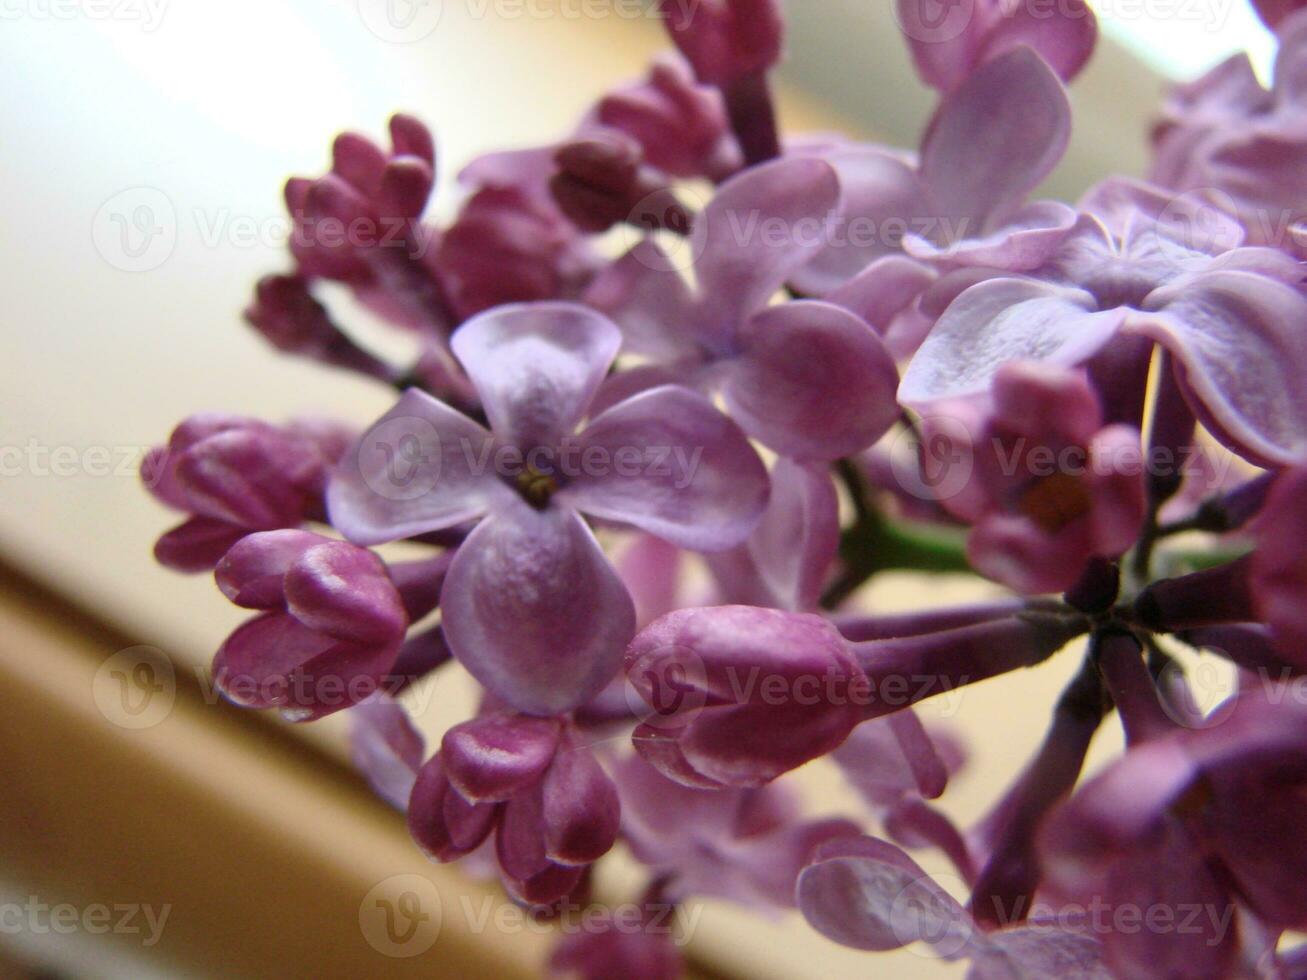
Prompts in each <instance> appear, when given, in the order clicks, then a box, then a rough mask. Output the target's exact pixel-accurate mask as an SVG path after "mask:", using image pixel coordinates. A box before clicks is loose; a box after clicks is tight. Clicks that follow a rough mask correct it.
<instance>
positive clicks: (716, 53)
mask: <svg viewBox="0 0 1307 980" xmlns="http://www.w3.org/2000/svg"><path fill="white" fill-rule="evenodd" d="M661 9H662V14H663V21H664V23H665V24H666V26H667V32H668V34H670V35H671V38H672V41H673V42H674V43H675V44H676V46H677V47H678V48H680V50H681V54H683V55H685V58H686V60H687V61H689V62H690V64H691V65H692V66H693V67H694V73H695V74H696V75H697V76H698V77H699V80H700V81H701V82H707V83H709V84H711V85H721V86H726V85H730V84H731V83H733V82H736V81H739V80H740V79H742V78H745V77H748V76H750V75H757V74H760V73H762V72H765V71H767V70H768V69H769V68H771V67H772V66H773V65H775V64H776V63H777V62H778V61H780V58H781V43H782V40H783V38H784V33H785V29H784V23H783V22H782V19H781V11H780V7H779V5H778V4H777V2H776V0H706V2H699V3H689V4H687V3H683V2H680V0H663V2H662V8H661Z"/></svg>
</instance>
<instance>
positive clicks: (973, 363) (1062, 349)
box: [899, 279, 1125, 411]
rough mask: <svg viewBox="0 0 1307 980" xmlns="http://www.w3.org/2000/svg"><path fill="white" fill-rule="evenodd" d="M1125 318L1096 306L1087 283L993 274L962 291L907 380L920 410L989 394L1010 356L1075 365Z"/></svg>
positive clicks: (903, 397)
mask: <svg viewBox="0 0 1307 980" xmlns="http://www.w3.org/2000/svg"><path fill="white" fill-rule="evenodd" d="M1124 320H1125V313H1124V311H1121V310H1107V311H1105V312H1101V313H1095V312H1093V298H1092V297H1091V296H1090V295H1089V294H1088V293H1086V292H1084V291H1083V290H1079V289H1069V288H1065V287H1060V286H1054V285H1051V284H1049V283H1042V282H1035V281H1033V280H1027V279H989V280H986V281H984V282H980V283H977V284H976V285H974V286H972V287H971V288H970V289H967V290H966V291H964V292H963V293H962V294H961V295H959V296H958V298H957V299H955V300H954V301H953V302H952V303H951V304H950V305H949V307H948V309H947V310H946V311H945V312H944V315H943V316H942V317H940V319H939V322H938V323H936V324H935V328H934V329H933V330H932V331H931V332H930V335H929V336H928V337H927V338H926V341H925V343H923V344H922V345H921V349H920V350H919V351H917V355H916V357H914V358H913V359H912V363H911V364H909V365H908V369H907V371H906V372H905V373H904V375H903V383H902V384H901V385H900V386H899V400H900V401H902V402H903V403H904V404H906V405H909V406H910V407H912V408H914V409H917V410H918V411H925V410H926V409H927V406H929V405H930V404H931V403H933V402H938V401H941V400H944V399H948V398H960V397H964V396H968V395H977V394H983V393H984V392H986V391H987V390H988V389H989V386H990V384H991V383H992V382H993V380H994V375H995V374H996V373H997V372H998V369H999V368H1000V367H1002V366H1003V365H1004V364H1006V363H1008V362H1009V361H1018V360H1027V361H1039V362H1043V363H1048V364H1053V365H1056V366H1060V367H1072V366H1075V365H1077V364H1081V363H1083V362H1085V361H1087V360H1089V359H1090V358H1091V357H1093V355H1094V354H1095V353H1097V352H1098V351H1099V350H1100V349H1101V348H1102V347H1103V346H1104V345H1105V344H1106V343H1107V342H1108V341H1109V340H1111V339H1112V337H1113V336H1114V335H1115V334H1116V332H1117V330H1118V328H1119V327H1120V326H1121V324H1122V323H1123V322H1124Z"/></svg>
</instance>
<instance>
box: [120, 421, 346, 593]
mask: <svg viewBox="0 0 1307 980" xmlns="http://www.w3.org/2000/svg"><path fill="white" fill-rule="evenodd" d="M333 431H334V430H328V429H325V428H324V429H321V430H319V431H316V432H315V431H312V430H310V429H307V428H304V427H302V426H300V427H297V426H285V427H281V428H279V427H276V426H272V425H269V424H267V423H266V422H260V421H257V420H255V419H248V418H242V417H239V416H229V415H216V414H214V415H196V416H192V417H191V418H189V419H187V420H186V421H185V422H183V423H182V424H181V425H179V426H178V427H177V428H176V429H175V430H174V431H173V434H172V437H171V438H170V439H169V441H168V444H167V445H166V446H161V447H158V448H156V449H155V450H153V451H152V452H151V453H150V455H149V456H147V457H146V460H145V462H144V464H143V465H142V467H141V475H142V478H143V479H144V481H145V482H146V485H147V488H148V489H149V490H150V492H151V493H153V494H154V496H155V497H156V498H158V499H159V500H160V501H161V502H162V503H164V504H166V505H167V506H169V507H172V508H174V509H176V510H181V511H185V512H186V513H188V514H190V515H191V517H190V519H189V520H187V521H186V522H185V523H183V524H181V525H179V526H178V527H176V528H174V529H173V530H171V531H169V532H167V533H166V534H165V535H163V537H161V538H160V539H159V541H158V543H157V544H156V546H155V557H156V558H157V559H158V561H159V562H160V563H162V564H164V565H167V566H169V567H170V568H176V569H178V570H180V571H187V572H199V571H208V570H210V569H212V568H213V566H214V565H215V564H216V563H217V562H218V560H219V559H220V558H221V557H222V556H223V555H224V554H225V553H226V551H227V549H229V548H230V547H231V546H232V545H233V544H235V543H236V542H237V541H239V540H240V539H241V538H242V537H244V536H245V535H246V534H249V533H250V532H251V531H263V530H272V529H275V528H283V527H296V526H298V525H300V524H302V523H304V521H306V520H309V519H311V518H313V517H317V516H319V515H320V514H321V512H322V493H323V490H324V485H325V482H326V473H327V468H328V467H329V466H330V465H331V464H332V463H334V462H335V459H336V456H337V455H338V454H339V452H340V451H341V447H340V446H339V440H338V439H335V438H334V437H331V432H333Z"/></svg>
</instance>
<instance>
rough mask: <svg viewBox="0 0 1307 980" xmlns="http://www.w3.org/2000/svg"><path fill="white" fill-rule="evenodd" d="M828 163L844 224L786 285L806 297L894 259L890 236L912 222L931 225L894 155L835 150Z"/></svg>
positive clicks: (913, 175)
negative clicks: (836, 184)
mask: <svg viewBox="0 0 1307 980" xmlns="http://www.w3.org/2000/svg"><path fill="white" fill-rule="evenodd" d="M826 161H827V162H828V163H829V164H830V165H831V166H832V167H834V168H835V173H836V175H837V176H838V177H839V182H840V190H841V191H842V195H843V198H842V203H841V206H840V212H839V216H840V218H841V219H842V223H841V224H839V225H836V226H835V231H836V232H838V233H839V237H838V238H834V237H833V238H832V240H831V241H830V242H829V243H828V244H827V245H826V246H825V247H824V248H822V249H821V250H820V251H819V252H818V253H817V255H816V256H815V257H814V258H813V259H812V260H811V261H810V262H808V264H807V265H805V266H804V267H803V268H802V269H800V270H798V271H797V272H795V273H794V274H793V275H791V277H790V282H791V283H792V284H793V285H794V287H795V288H796V289H798V290H799V291H800V292H802V293H804V294H806V295H809V296H821V297H823V298H828V299H829V298H831V297H830V293H832V292H833V291H835V290H837V289H841V288H843V287H844V286H845V285H846V284H849V283H850V281H851V280H853V279H854V278H856V277H857V276H859V275H860V274H861V273H862V272H863V270H865V269H866V268H867V267H868V266H869V265H870V264H871V263H873V262H876V261H878V260H881V259H883V258H885V257H887V256H890V255H893V254H894V253H895V252H896V251H897V250H898V247H899V240H898V239H897V238H895V237H894V235H895V234H901V231H900V229H903V228H905V227H906V226H907V225H908V224H909V223H911V222H913V221H929V220H930V219H931V216H932V214H933V211H932V210H931V207H930V205H929V204H928V203H927V201H926V191H925V189H924V188H923V186H922V182H921V178H920V177H919V176H918V174H917V171H916V169H915V168H914V167H913V166H912V164H911V162H910V161H908V160H905V159H903V157H901V156H899V155H897V154H895V153H892V152H889V151H887V150H881V149H879V148H865V147H859V148H856V149H844V150H837V151H835V152H833V153H831V154H829V155H828V156H827V157H826ZM841 305H845V304H841ZM855 312H860V311H855ZM869 322H871V323H873V324H875V325H877V326H880V325H881V324H879V323H878V322H877V321H876V320H874V319H871V320H869Z"/></svg>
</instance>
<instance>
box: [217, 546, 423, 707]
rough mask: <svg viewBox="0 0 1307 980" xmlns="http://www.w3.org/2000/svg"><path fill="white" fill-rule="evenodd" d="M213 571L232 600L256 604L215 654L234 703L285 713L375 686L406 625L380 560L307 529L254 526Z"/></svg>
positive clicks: (351, 699) (347, 701) (360, 694)
mask: <svg viewBox="0 0 1307 980" xmlns="http://www.w3.org/2000/svg"><path fill="white" fill-rule="evenodd" d="M214 577H215V578H216V579H217V582H218V587H219V588H220V589H221V590H222V592H223V594H224V595H226V596H227V597H228V598H229V599H231V600H232V601H233V602H235V603H236V604H237V605H240V606H244V607H246V608H250V609H257V610H261V614H260V615H259V616H256V617H255V618H253V619H251V620H248V621H247V622H246V623H245V624H244V625H243V626H240V627H239V628H238V629H237V630H236V631H235V632H234V633H232V634H231V636H229V637H228V638H227V640H226V641H225V642H224V643H223V645H222V647H221V648H220V649H219V650H218V653H217V654H216V656H215V657H214V660H213V677H214V681H215V683H216V684H217V686H218V689H219V690H220V691H221V692H222V693H223V695H224V696H226V697H227V699H228V700H230V701H232V702H234V703H235V704H238V705H241V706H242V707H247V708H278V709H280V710H281V712H282V714H283V715H285V716H286V717H287V718H289V719H290V720H293V721H310V720H313V719H316V718H321V717H322V716H324V715H328V714H331V713H332V712H334V711H339V710H340V709H341V708H347V707H349V706H350V705H352V704H357V703H358V702H360V701H362V700H364V699H365V698H367V697H369V696H371V695H372V694H374V693H375V692H376V691H377V690H378V689H379V688H380V687H381V686H382V682H383V679H384V677H385V676H386V674H387V673H388V672H389V671H390V669H391V667H392V666H393V664H394V662H395V657H396V656H397V654H398V653H399V649H400V645H401V644H402V643H403V642H404V634H405V632H406V630H407V629H408V616H407V614H406V613H405V611H404V606H403V602H402V601H401V599H400V596H399V593H398V592H397V591H396V589H395V586H394V583H393V582H392V581H391V579H390V576H389V575H388V574H387V572H386V566H385V565H384V564H383V563H382V561H381V560H380V559H379V558H377V557H376V556H375V555H374V554H372V553H371V552H370V551H367V550H365V549H363V548H359V547H356V546H354V545H351V544H347V543H345V542H343V541H335V540H332V539H330V538H324V537H322V536H321V535H317V534H310V533H309V532H307V531H297V530H284V531H267V532H263V533H259V534H252V535H250V536H248V537H246V538H244V539H242V540H241V541H240V542H238V543H237V544H236V545H235V546H234V547H233V548H232V549H231V551H229V552H228V553H227V555H226V557H224V558H223V560H222V562H221V563H220V564H219V565H218V568H217V569H216V571H215V572H214Z"/></svg>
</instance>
